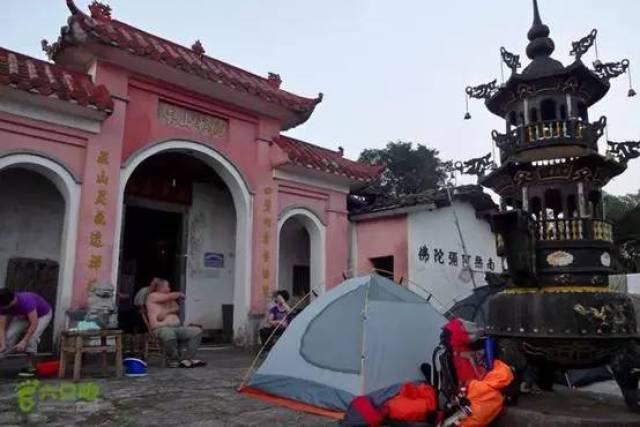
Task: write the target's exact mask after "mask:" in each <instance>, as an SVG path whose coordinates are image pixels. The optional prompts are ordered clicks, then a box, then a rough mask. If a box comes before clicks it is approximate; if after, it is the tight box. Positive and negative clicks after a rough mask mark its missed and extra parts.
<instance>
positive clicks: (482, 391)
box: [460, 360, 513, 427]
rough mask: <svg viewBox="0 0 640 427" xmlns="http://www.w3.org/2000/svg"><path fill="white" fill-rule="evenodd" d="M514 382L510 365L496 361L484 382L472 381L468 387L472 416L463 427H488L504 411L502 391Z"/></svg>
mask: <svg viewBox="0 0 640 427" xmlns="http://www.w3.org/2000/svg"><path fill="white" fill-rule="evenodd" d="M511 381H513V372H512V371H511V367H509V365H507V364H505V363H503V362H501V361H500V360H495V361H494V362H493V369H492V370H491V371H489V372H488V373H487V375H485V377H484V379H482V380H471V381H470V382H469V385H468V386H467V399H469V401H470V402H471V415H469V416H468V417H467V418H465V419H464V420H463V421H462V424H461V425H460V426H461V427H485V426H488V425H489V424H490V423H491V422H492V421H493V420H494V419H495V418H496V417H497V416H498V415H499V414H500V412H501V411H502V406H503V401H504V397H503V396H502V391H501V390H502V389H504V388H505V387H507V386H508V385H509V384H510V383H511Z"/></svg>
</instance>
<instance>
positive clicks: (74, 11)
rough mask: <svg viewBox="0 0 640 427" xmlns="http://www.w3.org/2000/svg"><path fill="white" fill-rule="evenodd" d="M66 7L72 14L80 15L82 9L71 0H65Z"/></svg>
mask: <svg viewBox="0 0 640 427" xmlns="http://www.w3.org/2000/svg"><path fill="white" fill-rule="evenodd" d="M67 8H68V9H69V12H71V14H72V15H81V14H82V11H81V10H80V9H78V6H76V4H75V3H74V2H73V0H67Z"/></svg>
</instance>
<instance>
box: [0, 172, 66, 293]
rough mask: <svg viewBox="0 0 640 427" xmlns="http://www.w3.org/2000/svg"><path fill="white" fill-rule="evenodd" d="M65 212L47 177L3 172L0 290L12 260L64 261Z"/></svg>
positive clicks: (0, 183) (0, 177)
mask: <svg viewBox="0 0 640 427" xmlns="http://www.w3.org/2000/svg"><path fill="white" fill-rule="evenodd" d="M64 210H65V202H64V199H63V197H62V195H61V194H60V192H59V191H58V189H57V188H56V187H55V185H54V184H53V183H52V182H51V181H49V180H48V179H47V178H46V177H44V176H42V175H40V174H38V173H36V172H31V171H28V170H24V169H8V170H4V171H2V172H0V287H3V286H4V283H5V279H6V274H7V263H8V261H9V258H12V257H27V258H37V259H50V260H54V261H58V262H59V261H60V245H61V238H62V227H63V220H64ZM61 267H62V266H61Z"/></svg>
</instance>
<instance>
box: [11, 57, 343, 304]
mask: <svg viewBox="0 0 640 427" xmlns="http://www.w3.org/2000/svg"><path fill="white" fill-rule="evenodd" d="M95 78H96V83H98V84H105V85H106V86H107V87H108V89H109V91H110V92H111V93H112V94H113V95H115V109H114V112H113V114H112V115H110V116H109V117H108V118H107V119H106V120H105V121H104V122H103V123H102V126H101V130H100V132H99V133H98V134H91V133H87V132H82V131H78V130H74V129H71V128H64V127H60V126H53V125H49V124H45V123H41V122H37V121H34V120H29V119H23V118H19V117H15V116H11V115H8V114H4V113H0V141H2V144H1V146H0V154H2V153H3V152H6V151H14V150H30V151H38V152H43V153H47V155H48V156H49V157H53V158H54V159H56V160H57V161H59V162H60V163H62V164H64V165H66V166H67V167H68V168H70V169H71V170H72V171H73V172H74V173H75V174H76V176H78V177H81V179H82V184H81V197H80V213H79V223H78V229H77V243H76V267H75V272H74V280H73V297H72V307H74V308H75V307H79V306H83V305H84V304H86V300H87V290H88V286H89V285H90V284H91V283H92V282H93V281H109V280H110V279H111V276H112V272H111V268H112V262H113V256H114V244H115V243H116V239H119V238H120V231H119V230H116V229H115V227H116V215H117V212H118V206H117V204H118V196H119V194H118V193H119V188H120V182H119V180H120V174H121V169H122V165H123V164H124V163H125V162H126V161H127V160H128V159H130V158H131V156H132V155H133V154H134V153H136V152H138V151H139V150H142V149H144V148H147V147H149V146H151V145H153V144H155V143H158V142H161V141H167V140H176V139H180V140H188V141H193V142H198V143H202V144H206V145H208V146H210V147H211V148H213V149H214V150H216V151H218V152H219V153H221V154H222V155H223V156H225V157H226V158H227V159H228V160H229V161H230V162H231V163H233V164H234V165H235V166H236V168H237V169H238V170H239V171H240V173H241V174H242V175H243V177H244V179H245V180H246V183H247V187H248V191H249V192H250V193H251V195H252V203H253V204H252V209H253V212H252V215H253V224H252V231H251V233H252V243H253V245H252V248H251V251H252V261H251V296H250V309H251V311H252V312H254V313H258V312H262V311H263V310H264V307H265V297H266V295H268V294H269V293H270V291H271V290H274V289H276V287H277V284H276V277H275V274H276V268H277V267H276V266H277V263H278V254H277V253H276V248H277V245H276V242H277V239H278V236H277V224H278V218H279V215H281V214H282V213H283V211H285V210H286V209H287V208H290V207H305V208H307V209H309V210H310V211H312V212H314V213H315V215H316V216H317V217H318V218H319V219H320V221H321V222H322V223H323V224H324V225H325V226H326V235H325V237H326V240H325V241H326V247H325V251H326V252H325V256H326V270H325V277H326V282H327V286H328V287H331V286H333V285H335V284H337V283H339V282H340V281H341V280H342V274H343V273H344V272H345V271H346V270H347V257H348V230H347V228H348V220H347V211H346V195H345V194H344V193H339V192H336V191H332V190H327V189H321V188H316V187H314V186H311V185H303V184H299V183H296V182H291V181H281V180H276V179H274V177H273V170H274V168H275V167H277V166H278V165H280V164H282V162H283V161H286V155H284V153H283V152H282V150H281V149H280V148H279V147H277V146H276V145H274V144H273V143H272V142H271V141H273V139H274V138H275V137H276V136H278V135H279V132H280V125H279V123H278V122H277V121H276V120H274V119H271V118H268V117H258V116H256V115H253V114H250V113H248V112H245V111H238V110H235V109H233V108H230V107H229V106H228V105H222V104H218V103H216V102H214V101H213V100H211V99H208V98H204V97H201V96H199V95H195V94H193V93H190V92H188V91H185V90H182V89H180V88H176V87H174V86H170V85H168V84H164V83H162V82H158V81H154V80H152V79H150V78H145V77H141V76H137V75H136V76H133V75H131V74H130V73H129V72H128V71H126V70H124V69H121V68H119V67H117V66H115V65H112V64H107V63H103V62H101V61H99V62H98V63H97V66H96V74H95ZM160 100H163V101H165V102H168V103H172V104H175V105H178V106H181V107H183V108H187V109H190V110H196V111H199V112H202V113H204V114H209V115H213V116H217V117H220V118H223V119H226V120H228V123H229V128H228V132H227V134H226V135H225V136H224V137H207V136H204V135H202V134H198V133H195V132H192V131H189V130H186V129H181V128H175V127H169V126H166V125H165V124H163V123H162V122H160V121H159V120H158V119H157V111H158V104H159V102H160ZM240 265H241V264H240V263H238V266H240Z"/></svg>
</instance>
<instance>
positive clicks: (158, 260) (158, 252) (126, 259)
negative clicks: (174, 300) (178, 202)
mask: <svg viewBox="0 0 640 427" xmlns="http://www.w3.org/2000/svg"><path fill="white" fill-rule="evenodd" d="M182 222H183V214H182V213H180V212H167V211H162V210H156V209H150V208H145V207H138V206H127V207H126V213H125V220H124V235H123V236H124V239H123V248H122V257H121V261H120V265H121V269H120V281H119V282H120V283H119V294H120V303H119V309H120V311H121V312H123V313H124V312H127V311H128V309H132V308H133V297H134V296H135V294H136V292H137V291H138V290H139V289H140V288H142V287H144V286H147V285H148V284H149V282H150V281H151V279H153V278H154V277H160V278H163V279H166V280H168V281H169V282H170V283H171V288H172V290H180V289H182V283H181V282H182V280H181V271H180V264H181V256H180V255H181V248H182V245H181V242H182Z"/></svg>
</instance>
